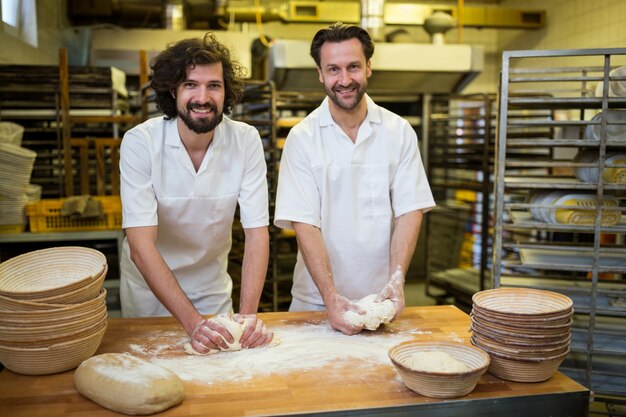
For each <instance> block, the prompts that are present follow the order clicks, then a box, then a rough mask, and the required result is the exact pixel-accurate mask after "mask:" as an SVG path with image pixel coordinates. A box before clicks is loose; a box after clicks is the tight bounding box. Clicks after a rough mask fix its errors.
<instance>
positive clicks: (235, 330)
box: [184, 315, 280, 355]
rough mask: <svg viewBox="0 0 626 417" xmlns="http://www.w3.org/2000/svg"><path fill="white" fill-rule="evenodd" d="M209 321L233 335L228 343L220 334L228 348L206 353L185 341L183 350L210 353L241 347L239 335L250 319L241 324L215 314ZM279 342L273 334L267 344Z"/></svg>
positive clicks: (191, 353)
mask: <svg viewBox="0 0 626 417" xmlns="http://www.w3.org/2000/svg"><path fill="white" fill-rule="evenodd" d="M209 321H212V322H215V323H217V324H219V325H222V326H224V327H225V328H226V330H228V333H230V334H231V336H232V337H233V342H232V343H228V341H227V340H226V339H224V337H223V336H221V335H220V337H221V338H222V340H224V343H226V346H228V349H210V350H209V351H208V352H207V353H200V352H197V351H196V350H195V349H194V348H193V347H192V346H191V343H186V344H185V346H184V349H185V352H187V353H188V354H190V355H210V354H212V353H217V352H220V351H221V350H225V351H235V350H241V349H243V348H242V347H241V335H243V333H244V332H245V330H246V328H247V327H248V325H249V324H250V323H251V320H249V319H245V320H244V322H243V324H241V323H238V322H236V321H235V320H233V318H232V317H231V316H228V315H219V316H215V317H213V318H211V319H209ZM279 343H280V341H279V340H278V338H277V337H276V336H274V339H272V341H271V342H270V344H269V346H276V345H277V344H279Z"/></svg>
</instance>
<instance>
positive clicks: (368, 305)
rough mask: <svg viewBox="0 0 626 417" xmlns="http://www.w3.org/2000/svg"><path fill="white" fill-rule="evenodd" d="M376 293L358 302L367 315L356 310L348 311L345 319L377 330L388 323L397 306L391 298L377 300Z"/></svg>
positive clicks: (356, 324)
mask: <svg viewBox="0 0 626 417" xmlns="http://www.w3.org/2000/svg"><path fill="white" fill-rule="evenodd" d="M375 299H376V294H371V295H368V296H367V297H364V298H361V299H360V300H359V301H357V302H356V304H357V305H359V306H360V307H361V308H362V309H363V310H364V311H365V315H360V314H357V313H355V312H354V311H346V312H345V313H344V314H343V317H344V319H345V320H346V321H347V322H348V323H350V324H352V325H354V326H362V327H364V328H365V329H367V330H376V329H378V327H379V326H380V325H381V324H387V323H389V322H390V321H391V319H392V318H393V316H394V315H395V314H396V307H395V306H394V305H393V303H392V302H391V301H390V300H383V301H382V302H380V303H377V302H375V301H374V300H375Z"/></svg>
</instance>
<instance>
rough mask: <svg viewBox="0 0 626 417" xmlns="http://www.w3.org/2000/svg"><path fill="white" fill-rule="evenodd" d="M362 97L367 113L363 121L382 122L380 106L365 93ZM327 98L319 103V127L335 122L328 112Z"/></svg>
mask: <svg viewBox="0 0 626 417" xmlns="http://www.w3.org/2000/svg"><path fill="white" fill-rule="evenodd" d="M363 98H365V103H367V115H366V116H365V120H364V121H363V122H369V123H382V112H381V110H380V107H378V106H377V105H376V103H374V100H372V99H371V98H370V96H369V95H367V93H366V94H364V95H363ZM329 100H330V98H328V96H326V98H325V99H324V101H322V104H321V105H320V117H319V122H320V126H321V127H324V126H330V125H333V124H335V121H334V120H333V116H332V115H331V114H330V107H329V104H328V102H329Z"/></svg>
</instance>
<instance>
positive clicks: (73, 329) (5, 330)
mask: <svg viewBox="0 0 626 417" xmlns="http://www.w3.org/2000/svg"><path fill="white" fill-rule="evenodd" d="M106 316H107V308H106V305H104V306H102V307H100V308H99V309H98V310H96V311H94V312H93V313H90V314H89V315H86V316H83V317H81V318H79V319H75V320H71V321H64V322H59V323H57V324H50V325H44V326H41V325H35V326H24V325H21V326H20V325H17V326H16V325H7V324H2V325H0V344H2V343H3V342H4V341H29V340H46V339H53V338H54V339H58V338H63V337H68V336H72V335H73V334H75V333H78V332H81V331H84V330H86V329H88V328H90V327H92V326H94V325H96V324H97V323H99V322H100V321H102V320H103V318H106Z"/></svg>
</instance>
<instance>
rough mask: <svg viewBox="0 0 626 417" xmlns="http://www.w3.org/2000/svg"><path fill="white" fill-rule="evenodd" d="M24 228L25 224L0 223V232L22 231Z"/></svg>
mask: <svg viewBox="0 0 626 417" xmlns="http://www.w3.org/2000/svg"><path fill="white" fill-rule="evenodd" d="M25 228H26V225H25V224H0V234H4V233H22V232H23V231H24V229H25Z"/></svg>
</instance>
